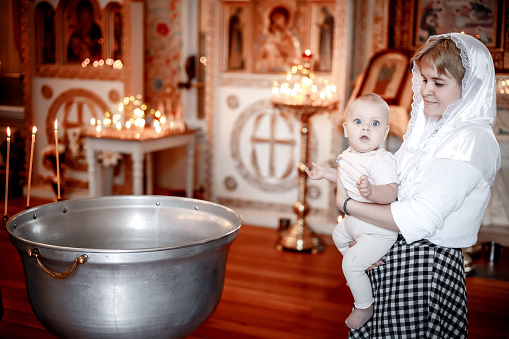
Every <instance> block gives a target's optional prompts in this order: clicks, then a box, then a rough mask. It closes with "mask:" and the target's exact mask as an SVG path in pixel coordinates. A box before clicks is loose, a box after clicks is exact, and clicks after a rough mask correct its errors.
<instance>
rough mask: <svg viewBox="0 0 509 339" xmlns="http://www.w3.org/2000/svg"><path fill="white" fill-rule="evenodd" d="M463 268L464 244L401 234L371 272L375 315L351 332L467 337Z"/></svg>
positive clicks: (374, 335)
mask: <svg viewBox="0 0 509 339" xmlns="http://www.w3.org/2000/svg"><path fill="white" fill-rule="evenodd" d="M400 238H401V237H400ZM464 270H465V268H464V264H463V253H462V252H461V249H451V248H445V247H440V246H437V245H434V244H432V243H431V242H429V241H427V240H420V241H416V242H413V243H411V244H407V243H406V241H405V239H401V240H398V241H397V242H396V243H395V244H394V246H393V247H392V248H391V250H390V251H389V253H388V254H387V258H386V260H385V264H383V265H381V266H380V267H378V268H376V269H374V270H372V271H371V272H370V276H371V284H372V286H373V293H374V299H375V303H374V315H373V318H371V320H370V321H368V322H367V323H366V324H365V325H364V326H363V327H362V328H361V329H359V330H358V331H355V330H350V333H349V336H348V337H349V338H371V339H375V338H377V339H387V338H404V339H408V338H419V339H420V338H439V339H445V338H454V339H459V338H467V337H468V322H467V294H466V283H465V271H464Z"/></svg>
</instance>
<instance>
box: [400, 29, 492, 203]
mask: <svg viewBox="0 0 509 339" xmlns="http://www.w3.org/2000/svg"><path fill="white" fill-rule="evenodd" d="M441 36H445V37H450V38H451V39H452V41H454V43H455V44H456V46H457V47H458V48H459V49H460V51H461V54H460V56H461V60H462V63H463V67H464V68H465V70H466V72H465V75H464V77H463V81H462V95H461V99H459V100H457V101H456V102H454V103H453V104H451V105H450V106H449V107H447V109H446V110H445V112H444V114H443V115H442V118H441V119H438V118H428V117H426V116H425V115H424V113H423V107H424V103H423V98H422V95H421V83H422V76H421V72H420V70H419V68H418V67H417V65H416V63H415V61H414V66H413V69H412V73H413V79H412V89H413V92H414V96H413V100H414V101H413V103H412V113H411V117H410V121H409V123H408V127H407V132H406V134H405V135H404V137H403V144H402V146H401V148H400V150H399V151H398V152H397V153H396V157H397V159H398V166H399V179H400V183H401V184H400V188H399V194H398V195H399V197H400V199H408V198H409V197H411V195H412V193H413V192H414V190H415V189H416V187H417V185H418V183H419V182H420V181H421V180H422V178H423V177H424V176H425V175H426V169H427V168H428V167H429V165H430V164H431V163H432V162H433V160H435V159H439V158H447V159H453V160H459V161H467V162H470V163H471V164H473V165H474V166H475V167H476V168H477V169H478V170H479V171H480V172H481V173H482V175H483V176H484V178H485V180H486V181H487V182H488V183H489V184H490V185H491V186H493V181H494V180H495V175H496V172H497V170H498V169H499V168H500V148H499V146H498V143H497V140H496V138H495V135H494V133H493V130H492V126H493V124H494V123H495V119H496V88H495V69H494V66H493V59H492V58H491V54H490V52H489V51H488V49H487V48H486V46H484V45H483V44H482V43H481V42H480V41H479V40H477V39H476V38H474V37H472V36H469V35H466V34H460V33H450V34H443V35H441Z"/></svg>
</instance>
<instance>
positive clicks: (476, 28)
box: [389, 0, 509, 73]
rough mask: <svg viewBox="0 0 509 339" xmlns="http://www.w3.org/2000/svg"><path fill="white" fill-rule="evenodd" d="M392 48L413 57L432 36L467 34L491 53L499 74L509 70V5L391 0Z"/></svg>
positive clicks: (498, 1)
mask: <svg viewBox="0 0 509 339" xmlns="http://www.w3.org/2000/svg"><path fill="white" fill-rule="evenodd" d="M389 17H390V23H389V26H390V28H391V32H390V35H389V48H392V49H396V50H400V51H403V52H404V53H405V54H407V55H408V56H412V55H413V54H414V53H415V51H416V50H417V48H419V46H421V45H422V44H423V43H424V42H425V41H426V40H427V39H428V37H429V36H430V34H434V33H436V34H441V33H449V32H464V33H465V34H469V35H472V36H475V37H477V38H478V39H479V40H481V41H482V42H483V43H484V44H485V45H486V47H488V49H489V50H490V53H491V56H492V58H493V63H494V65H495V71H496V72H504V73H507V72H508V71H509V48H508V46H509V41H508V40H507V38H508V37H509V25H508V24H507V18H509V3H508V2H507V1H505V0H486V1H482V2H480V1H466V0H465V1H430V0H413V1H408V0H391V1H390V15H389Z"/></svg>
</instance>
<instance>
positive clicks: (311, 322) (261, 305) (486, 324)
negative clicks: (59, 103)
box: [0, 199, 509, 339]
mask: <svg viewBox="0 0 509 339" xmlns="http://www.w3.org/2000/svg"><path fill="white" fill-rule="evenodd" d="M9 203H10V205H9V206H12V207H10V208H9V213H10V215H12V214H14V213H15V212H18V211H20V210H21V209H23V208H24V201H22V200H21V199H17V200H16V199H15V201H12V202H11V201H10V202H9ZM40 203H45V202H44V201H33V200H32V202H31V204H32V206H35V205H37V204H40ZM2 206H3V202H2ZM275 240H276V230H274V229H268V228H262V227H253V226H247V225H244V226H242V228H241V230H240V232H239V235H238V237H237V239H236V240H235V241H234V243H233V245H232V248H231V250H230V254H229V256H228V264H227V270H226V281H225V284H224V291H223V296H222V299H221V301H220V303H219V306H218V307H217V309H216V311H215V312H214V314H213V315H212V317H211V318H210V319H209V320H208V321H207V322H205V323H204V324H203V325H202V326H201V327H200V328H198V329H197V330H196V331H195V332H194V333H193V334H192V335H191V336H189V337H188V339H205V338H207V339H212V338H214V339H230V338H231V339H242V338H246V339H255V338H267V339H269V338H270V339H277V338H281V339H292V338H302V339H304V338H310V339H311V338H312V339H317V338H319V339H323V338H346V337H347V328H346V327H345V325H344V320H345V318H346V317H347V316H348V314H349V312H350V310H351V306H352V302H353V299H352V297H351V294H350V292H349V289H348V287H347V286H346V285H345V279H344V277H343V275H342V273H341V256H340V254H339V253H338V251H337V250H336V249H335V247H333V245H332V240H331V238H330V237H325V241H326V243H327V245H328V246H327V249H326V250H325V251H324V252H322V253H320V254H318V255H311V254H307V253H294V252H278V251H277V250H275V248H274V243H275ZM0 288H1V292H2V298H3V303H4V307H5V314H4V317H3V320H2V321H0V338H6V339H8V338H39V339H44V338H53V337H52V336H51V335H50V334H49V333H47V332H46V331H45V330H44V328H43V327H42V326H41V325H40V324H39V322H38V321H37V319H36V318H35V316H34V315H33V313H32V311H31V308H30V305H29V302H28V298H27V295H26V289H25V284H24V276H23V268H22V266H21V260H20V259H19V255H18V253H17V251H16V250H15V248H14V247H13V246H12V244H11V243H10V241H9V239H8V236H7V233H6V232H5V231H3V230H0ZM467 288H468V303H469V324H470V327H469V334H470V336H469V338H470V339H476V338H490V339H495V338H504V339H507V338H509V306H508V305H509V282H508V281H501V280H488V279H482V278H478V277H468V278H467Z"/></svg>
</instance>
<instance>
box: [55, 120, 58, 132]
mask: <svg viewBox="0 0 509 339" xmlns="http://www.w3.org/2000/svg"><path fill="white" fill-rule="evenodd" d="M57 129H58V121H57V119H55V131H56V130H57Z"/></svg>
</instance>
